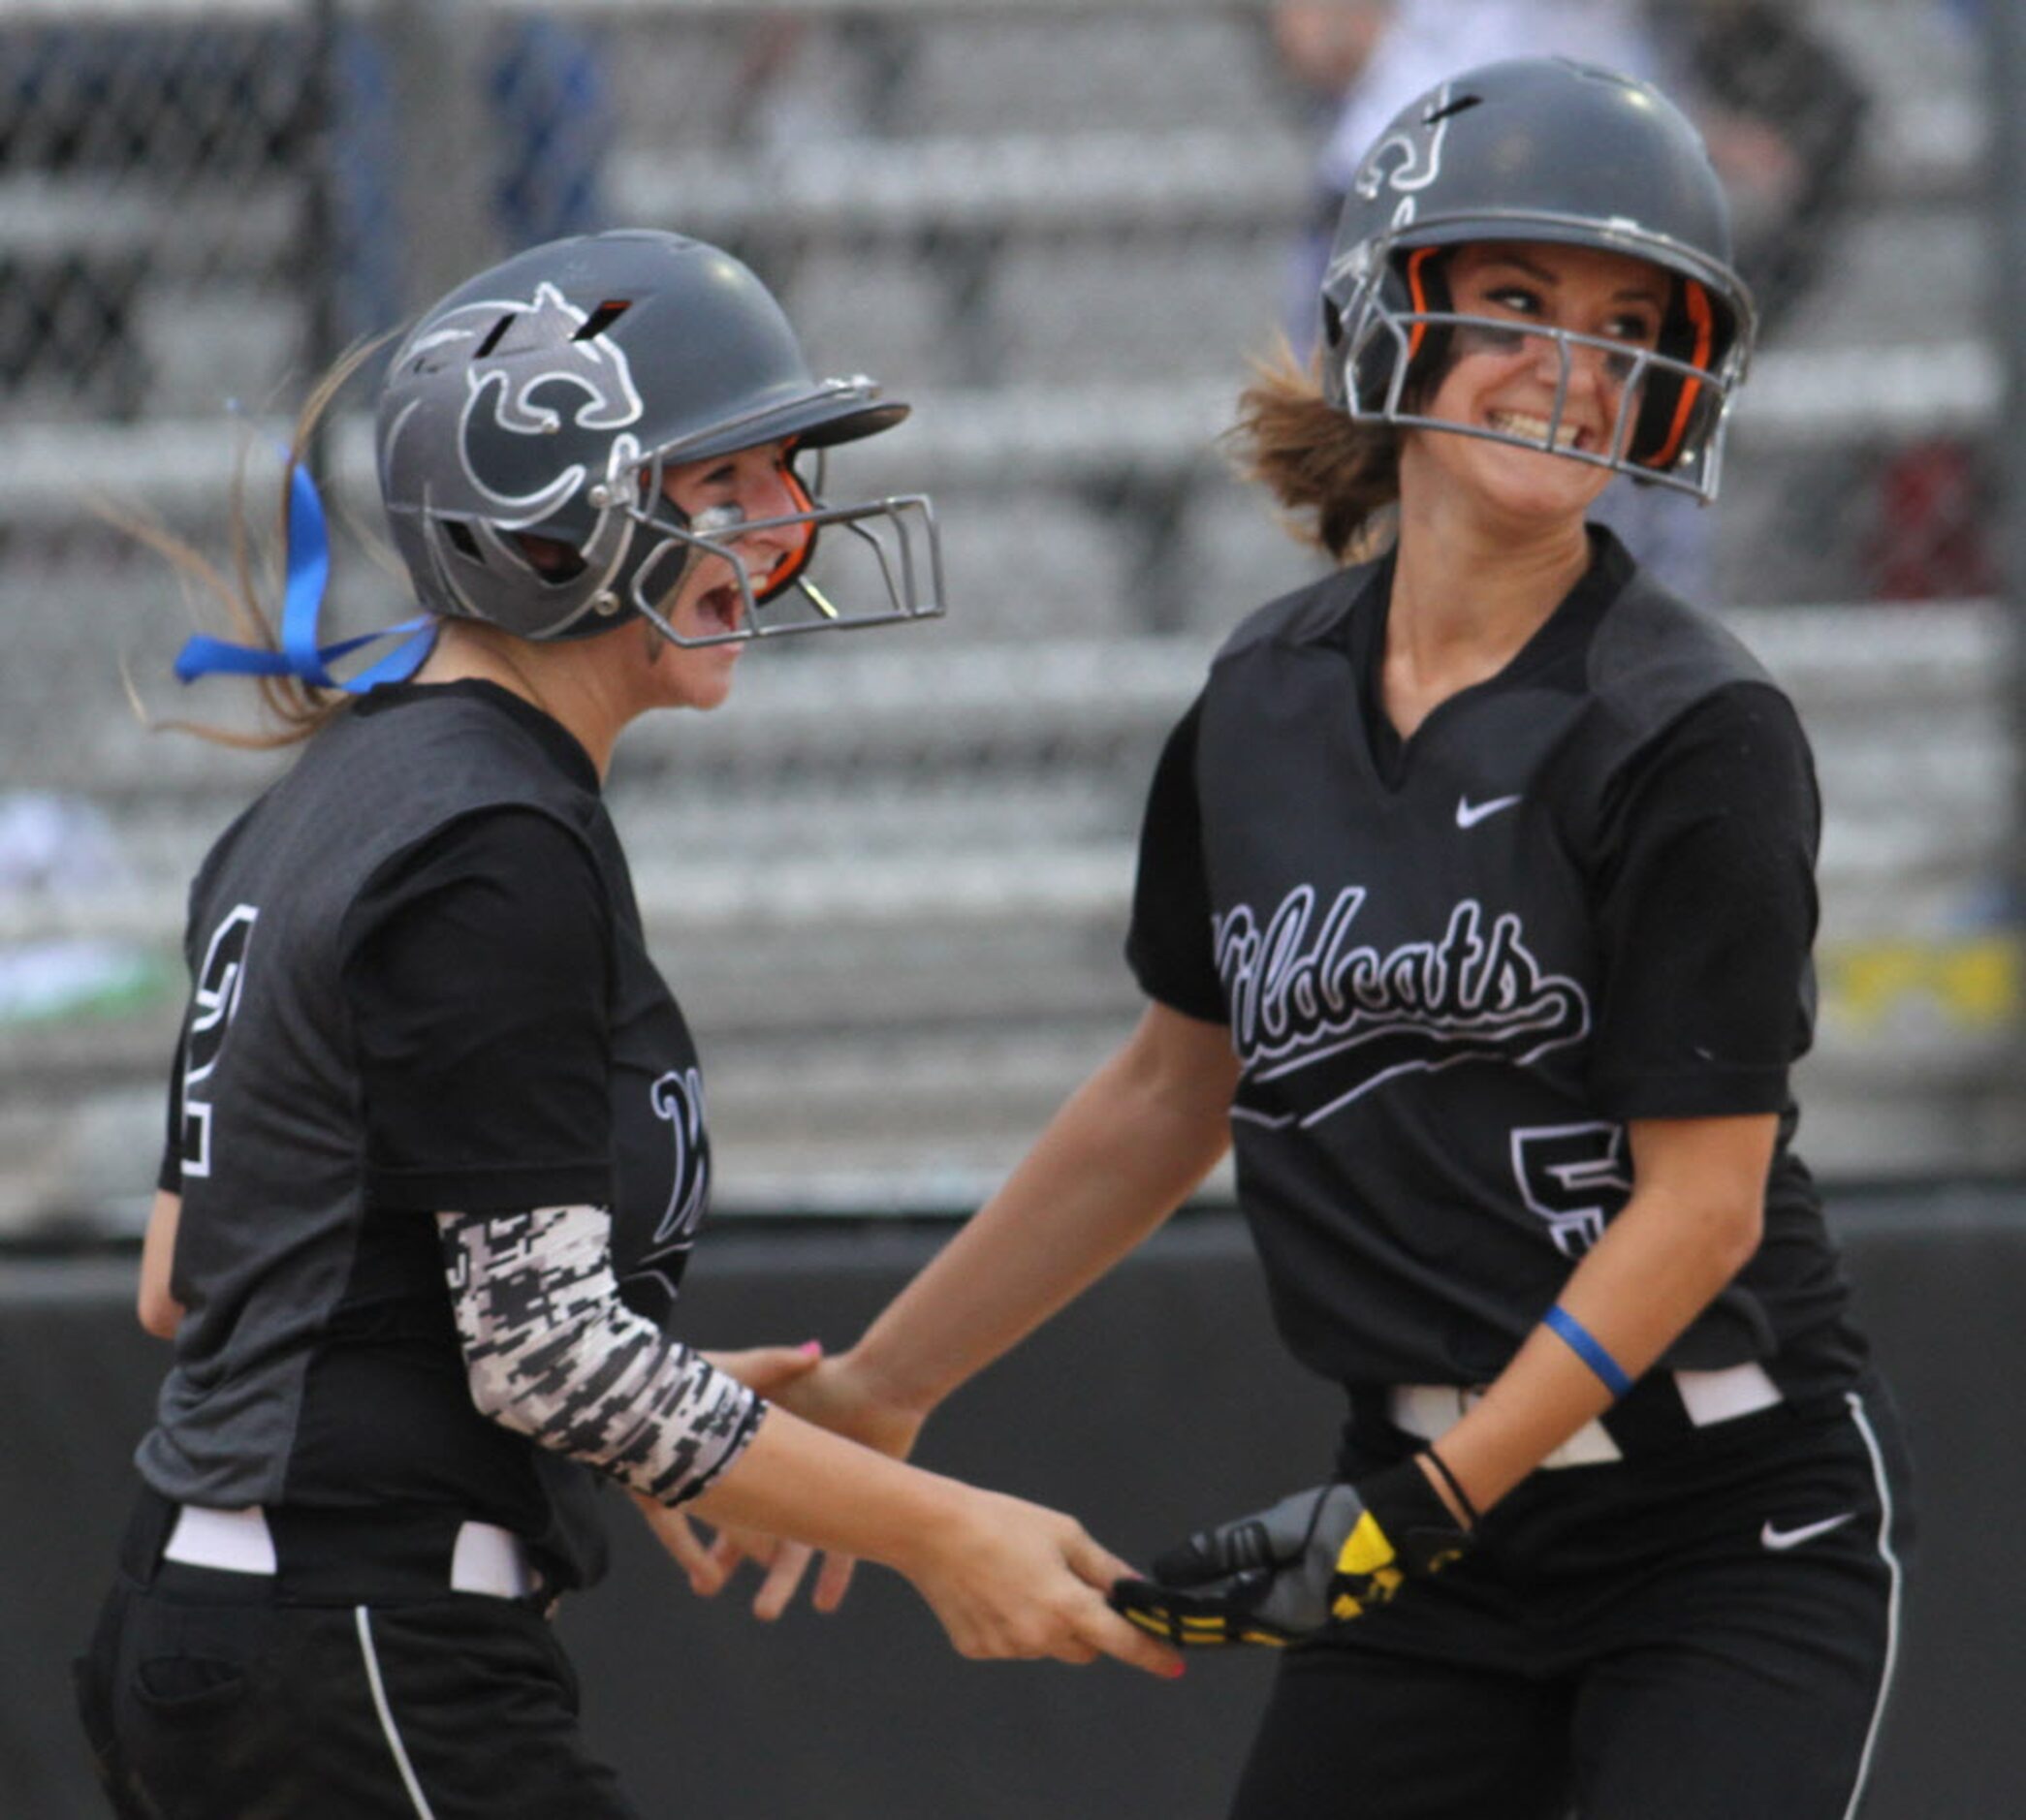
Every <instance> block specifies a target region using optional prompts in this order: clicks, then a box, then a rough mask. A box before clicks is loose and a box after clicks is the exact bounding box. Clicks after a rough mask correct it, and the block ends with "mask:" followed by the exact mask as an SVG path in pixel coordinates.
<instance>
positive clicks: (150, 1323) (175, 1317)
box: [135, 1188, 183, 1339]
mask: <svg viewBox="0 0 2026 1820" xmlns="http://www.w3.org/2000/svg"><path fill="white" fill-rule="evenodd" d="M182 1212H183V1197H182V1196H181V1195H179V1194H171V1193H170V1192H169V1191H168V1190H167V1189H166V1188H158V1189H156V1190H155V1199H154V1205H153V1206H152V1207H151V1208H149V1209H148V1216H147V1231H146V1233H145V1234H144V1235H143V1236H142V1240H141V1284H140V1289H139V1292H138V1294H137V1296H136V1298H135V1312H136V1314H137V1315H138V1316H139V1317H140V1321H141V1325H142V1328H143V1329H145V1330H146V1331H147V1332H148V1333H149V1334H153V1335H154V1336H155V1338H157V1339H174V1337H175V1331H176V1329H177V1328H178V1327H179V1326H181V1325H182V1319H183V1304H182V1303H181V1302H178V1301H176V1299H175V1292H174V1290H173V1289H172V1288H171V1287H170V1282H171V1278H172V1276H173V1274H174V1269H175V1235H176V1229H177V1227H178V1226H179V1225H180V1224H181V1222H182Z"/></svg>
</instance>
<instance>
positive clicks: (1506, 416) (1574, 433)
mask: <svg viewBox="0 0 2026 1820" xmlns="http://www.w3.org/2000/svg"><path fill="white" fill-rule="evenodd" d="M1485 421H1486V423H1487V424H1489V425H1490V426H1491V427H1492V428H1493V429H1495V430H1497V431H1498V432H1499V433H1500V434H1501V435H1504V436H1516V437H1518V438H1519V439H1520V441H1522V442H1530V443H1533V444H1534V445H1535V447H1536V448H1539V449H1542V450H1546V449H1547V448H1549V447H1550V444H1549V441H1548V429H1549V426H1548V420H1547V419H1546V418H1544V417H1534V416H1531V415H1530V414H1529V413H1527V412H1525V411H1493V412H1492V413H1490V415H1489V416H1488V417H1487V418H1486V420H1485ZM1589 446H1590V432H1589V431H1588V430H1585V429H1579V428H1578V427H1577V426H1576V425H1575V424H1563V425H1562V426H1561V427H1560V428H1559V429H1557V430H1555V432H1554V442H1553V444H1552V447H1554V448H1555V449H1557V450H1564V449H1578V450H1587V449H1588V448H1589Z"/></svg>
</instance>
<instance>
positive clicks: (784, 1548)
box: [628, 1340, 823, 1623]
mask: <svg viewBox="0 0 2026 1820" xmlns="http://www.w3.org/2000/svg"><path fill="white" fill-rule="evenodd" d="M704 1357H705V1358H706V1359H708V1360H709V1361H710V1362H711V1363H712V1365H715V1366H716V1367H717V1369H718V1370H720V1371H723V1372H725V1373H727V1374H728V1375H730V1376H732V1377H735V1378H737V1379H738V1380H739V1381H740V1383H742V1384H744V1385H745V1386H746V1387H747V1388H748V1389H751V1390H755V1391H757V1392H759V1394H760V1395H761V1396H776V1395H777V1394H778V1393H779V1392H780V1391H781V1390H782V1389H783V1388H784V1387H785V1386H787V1385H789V1384H792V1383H794V1382H795V1380H796V1379H797V1378H800V1377H802V1376H804V1375H806V1374H807V1372H809V1371H811V1370H813V1369H814V1368H815V1366H816V1365H817V1364H818V1363H820V1361H821V1360H822V1357H823V1348H822V1345H821V1344H820V1343H819V1342H818V1341H816V1340H807V1341H805V1342H804V1343H803V1344H802V1345H800V1346H751V1347H747V1348H745V1349H744V1350H743V1351H739V1352H707V1353H706V1354H705V1355H704ZM628 1495H629V1496H631V1497H632V1499H633V1501H634V1503H636V1504H637V1505H639V1506H640V1513H641V1515H642V1516H643V1517H644V1518H646V1519H647V1524H648V1527H649V1529H650V1530H652V1531H653V1534H654V1539H655V1540H656V1541H657V1542H659V1543H660V1544H661V1546H662V1547H663V1548H664V1549H666V1550H667V1551H668V1553H669V1555H670V1557H671V1558H672V1559H673V1560H674V1561H675V1563H676V1565H677V1566H678V1567H680V1568H681V1570H682V1571H683V1573H684V1574H685V1575H687V1576H688V1579H689V1589H690V1591H692V1592H694V1593H695V1594H696V1595H697V1596H698V1597H699V1598H702V1599H709V1598H713V1597H715V1596H716V1594H718V1593H719V1592H722V1591H723V1590H724V1588H725V1585H726V1584H727V1583H728V1582H729V1581H730V1580H731V1578H732V1575H733V1573H734V1572H735V1571H736V1570H737V1568H738V1566H739V1563H740V1562H741V1561H743V1560H749V1561H754V1562H757V1563H758V1564H759V1565H760V1566H761V1567H762V1568H764V1569H765V1570H766V1577H765V1579H763V1580H762V1581H761V1583H760V1589H759V1591H758V1592H757V1593H755V1594H754V1595H753V1605H752V1610H753V1616H755V1617H757V1618H761V1619H763V1620H765V1621H767V1622H769V1623H771V1622H772V1621H773V1620H774V1619H775V1618H777V1617H778V1616H780V1615H781V1614H782V1613H783V1612H784V1611H786V1610H787V1609H788V1603H789V1601H790V1600H791V1599H793V1598H794V1596H795V1589H796V1587H797V1586H799V1585H801V1584H802V1577H803V1575H804V1574H805V1573H806V1572H807V1570H808V1563H809V1559H810V1556H811V1553H812V1551H811V1550H809V1549H808V1548H807V1547H805V1546H804V1545H803V1544H802V1543H800V1542H783V1541H782V1540H781V1539H780V1538H779V1537H778V1536H771V1535H768V1534H767V1533H766V1532H765V1531H764V1530H759V1529H732V1528H722V1529H719V1530H718V1531H717V1533H716V1535H715V1536H714V1537H713V1538H712V1539H711V1540H710V1541H706V1540H705V1539H704V1534H703V1532H702V1531H700V1530H699V1528H698V1526H697V1525H696V1524H695V1523H694V1522H691V1521H690V1519H689V1518H688V1517H687V1516H686V1515H685V1514H684V1513H683V1512H681V1511H680V1510H671V1509H670V1508H669V1507H668V1506H667V1505H666V1504H660V1503H657V1502H656V1501H655V1500H654V1499H652V1498H650V1497H647V1496H644V1495H643V1494H642V1493H640V1492H638V1491H634V1492H630V1493H628Z"/></svg>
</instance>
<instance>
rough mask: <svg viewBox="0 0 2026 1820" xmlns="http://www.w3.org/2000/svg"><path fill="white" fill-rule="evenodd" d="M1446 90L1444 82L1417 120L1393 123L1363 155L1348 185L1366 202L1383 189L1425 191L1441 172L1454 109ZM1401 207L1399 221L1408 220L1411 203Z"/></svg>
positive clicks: (1402, 192)
mask: <svg viewBox="0 0 2026 1820" xmlns="http://www.w3.org/2000/svg"><path fill="white" fill-rule="evenodd" d="M1449 93H1450V91H1449V85H1448V84H1447V83H1446V82H1445V83H1444V84H1443V85H1442V86H1441V87H1440V88H1438V89H1437V90H1436V91H1435V92H1434V93H1433V94H1431V95H1430V96H1429V97H1428V105H1427V106H1426V107H1425V108H1423V109H1422V110H1421V114H1420V117H1419V119H1418V120H1413V121H1396V122H1394V125H1393V130H1392V131H1391V132H1390V133H1388V134H1386V135H1385V137H1384V138H1382V139H1381V140H1380V141H1378V143H1377V144H1376V145H1375V146H1373V148H1372V149H1371V150H1370V151H1368V152H1367V153H1366V154H1365V162H1364V163H1363V164H1361V165H1360V166H1359V167H1358V172H1357V175H1356V176H1354V177H1352V178H1351V180H1350V186H1351V188H1352V189H1353V190H1354V191H1355V192H1356V193H1357V194H1358V195H1359V196H1361V197H1362V198H1363V199H1364V200H1365V201H1366V202H1368V203H1369V202H1371V201H1372V200H1373V198H1375V197H1376V196H1377V194H1378V193H1379V191H1380V190H1382V189H1386V188H1392V189H1395V190H1398V191H1400V192H1401V194H1402V195H1403V196H1406V197H1409V198H1411V196H1412V194H1413V192H1415V191H1416V190H1425V189H1426V188H1427V187H1428V186H1429V185H1430V184H1431V183H1433V182H1434V181H1435V180H1436V178H1437V177H1438V176H1440V174H1441V169H1442V139H1443V137H1444V135H1446V134H1447V132H1448V131H1449V117H1450V115H1451V113H1452V112H1453V111H1454V110H1453V109H1452V108H1451V106H1450V99H1449ZM1462 105H1464V106H1468V105H1469V103H1468V102H1465V103H1464V104H1462ZM1402 207H1403V208H1404V209H1406V211H1407V212H1406V214H1405V215H1404V216H1403V217H1402V220H1403V221H1410V220H1412V218H1413V210H1412V205H1411V202H1410V201H1409V202H1408V203H1404V204H1402Z"/></svg>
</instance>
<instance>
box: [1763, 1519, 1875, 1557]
mask: <svg viewBox="0 0 2026 1820" xmlns="http://www.w3.org/2000/svg"><path fill="white" fill-rule="evenodd" d="M1856 1514H1857V1513H1856V1512H1855V1511H1853V1510H1847V1511H1844V1512H1842V1513H1840V1514H1839V1515H1837V1516H1834V1517H1824V1518H1823V1519H1822V1520H1821V1522H1819V1523H1803V1524H1802V1525H1801V1526H1800V1527H1799V1528H1798V1529H1776V1528H1774V1527H1773V1525H1772V1524H1771V1523H1767V1524H1766V1525H1765V1527H1764V1528H1762V1529H1761V1530H1760V1531H1759V1532H1758V1540H1759V1544H1760V1546H1761V1547H1764V1548H1768V1549H1774V1550H1779V1549H1797V1548H1799V1547H1800V1546H1801V1544H1802V1543H1804V1542H1813V1541H1814V1540H1815V1538H1816V1537H1817V1536H1825V1535H1827V1534H1828V1533H1829V1531H1830V1530H1832V1529H1841V1528H1842V1527H1843V1525H1844V1524H1845V1523H1847V1522H1850V1521H1851V1519H1852V1517H1854V1516H1856Z"/></svg>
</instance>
